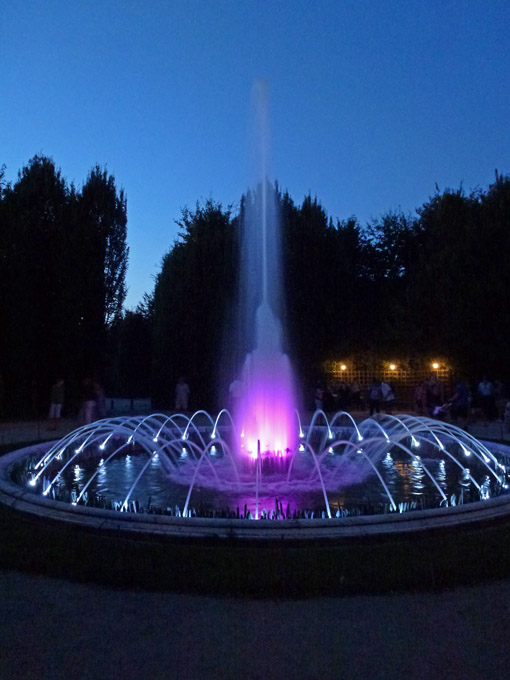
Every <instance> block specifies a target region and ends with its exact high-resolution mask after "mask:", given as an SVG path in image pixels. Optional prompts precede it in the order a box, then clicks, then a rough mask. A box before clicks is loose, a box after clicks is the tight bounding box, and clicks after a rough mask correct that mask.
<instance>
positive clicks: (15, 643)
mask: <svg viewBox="0 0 510 680" xmlns="http://www.w3.org/2000/svg"><path fill="white" fill-rule="evenodd" d="M0 597H1V602H2V606H1V608H0V678H2V680H32V679H33V680H46V679H47V680H50V679H51V680H59V679H61V678H62V679H65V680H69V679H70V678H72V679H73V680H103V678H108V680H121V679H122V680H131V679H132V678H136V679H140V680H142V679H144V678H147V679H150V680H170V679H171V680H202V679H203V680H216V679H218V680H229V679H230V678H232V679H235V680H240V679H242V680H272V679H273V678H274V679H275V680H284V679H285V678H292V680H301V679H303V680H338V679H342V680H343V679H345V680H372V679H373V680H409V679H410V678H413V680H425V679H427V680H428V679H430V680H441V679H442V678H447V679H448V680H471V678H473V679H475V678H476V679H477V680H478V679H479V678H491V680H503V679H504V680H506V679H507V678H508V677H509V670H508V666H509V662H508V639H509V633H510V581H503V582H498V583H492V584H488V585H481V586H478V587H476V588H459V589H456V590H453V591H447V592H444V593H433V594H424V593H414V594H399V595H386V596H372V597H366V596H365V597H345V598H313V599H309V600H299V601H296V600H276V601H275V600H235V599H231V598H224V599H221V598H215V597H199V596H193V595H179V594H173V593H143V592H136V591H117V590H110V589H107V588H101V587H98V586H90V585H79V584H72V583H68V582H65V581H56V580H53V579H49V578H46V577H42V576H32V575H26V574H21V573H16V572H9V571H7V572H0Z"/></svg>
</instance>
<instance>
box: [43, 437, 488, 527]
mask: <svg viewBox="0 0 510 680" xmlns="http://www.w3.org/2000/svg"><path fill="white" fill-rule="evenodd" d="M212 454H213V457H214V466H215V470H216V474H217V476H218V483H217V484H216V485H210V484H208V485H204V484H201V482H200V477H199V478H198V479H197V481H196V483H195V486H194V487H193V492H192V495H191V501H190V507H192V508H194V509H195V511H196V512H197V514H201V515H204V514H206V515H207V513H209V512H211V511H213V510H217V509H218V508H221V509H228V512H230V513H232V512H233V513H234V516H246V515H247V513H248V512H251V513H252V514H254V511H255V506H256V503H257V494H256V491H255V485H254V470H253V469H251V470H248V471H245V472H244V473H243V474H241V476H240V478H239V481H238V482H235V481H234V480H232V478H230V479H227V478H226V474H225V471H226V470H227V468H228V469H229V470H230V469H231V463H230V462H229V461H228V460H227V459H226V458H222V456H221V453H220V452H217V451H216V450H215V451H214V452H212ZM398 454H399V452H395V451H393V452H387V453H386V455H385V456H384V457H383V458H382V459H381V460H380V462H379V463H378V469H379V472H380V474H381V476H382V479H383V480H384V482H385V484H386V485H387V488H388V490H389V492H390V494H391V495H392V497H393V498H394V499H395V501H396V502H397V503H398V504H399V507H402V505H405V504H407V505H406V509H407V508H408V507H409V508H422V507H423V508H426V507H437V506H438V505H439V504H440V503H441V495H440V492H439V491H438V488H437V487H439V489H441V490H442V491H443V492H444V493H445V494H447V496H448V498H449V502H450V504H452V505H455V504H459V503H462V502H465V501H467V500H477V499H478V498H480V497H482V498H488V497H489V496H490V495H491V479H490V478H489V477H488V476H487V475H485V476H482V477H481V480H480V481H479V483H480V486H481V490H480V493H478V492H477V490H475V491H476V493H474V487H473V482H472V479H471V474H472V473H471V470H470V469H469V468H466V469H464V470H463V469H462V468H460V467H459V466H458V465H456V464H454V463H452V462H450V461H448V460H447V461H445V460H444V459H442V458H441V459H440V458H438V457H436V458H430V459H429V458H425V459H423V460H422V459H421V458H420V457H418V456H416V457H414V458H409V457H403V456H402V455H398ZM308 458H309V459H310V456H309V457H308ZM339 458H340V457H339V456H338V455H335V454H333V455H329V456H328V457H327V459H325V461H324V462H323V472H322V475H323V477H324V478H325V480H326V485H327V484H328V480H329V486H328V488H327V494H328V500H329V504H330V507H331V511H332V514H333V516H335V515H336V516H343V515H344V514H345V513H346V512H347V514H353V513H355V514H369V513H378V512H387V511H389V503H388V496H387V494H386V492H385V490H384V488H383V486H382V484H381V481H380V480H379V478H378V477H377V475H376V473H375V472H374V471H373V470H371V469H370V467H369V466H368V465H365V466H361V467H360V466H359V464H357V468H356V470H357V473H356V474H353V469H352V467H351V468H349V467H345V468H341V467H340V468H338V465H339V463H338V461H339ZM181 466H182V469H181V471H180V472H179V473H178V474H177V475H174V476H173V478H171V479H170V478H169V476H168V474H166V472H165V471H164V469H163V467H162V465H161V462H160V460H159V457H158V455H157V454H156V455H154V456H152V457H150V456H149V455H148V454H147V453H146V452H144V451H140V450H136V449H133V450H132V451H131V452H130V453H129V454H127V455H123V456H122V455H119V456H116V457H115V458H113V459H112V460H110V461H109V462H108V464H104V458H99V457H96V458H94V457H90V458H88V459H85V460H83V461H81V462H80V464H76V465H74V466H69V467H68V468H67V469H65V470H64V471H63V472H62V473H61V475H60V477H59V478H58V479H57V481H56V482H55V484H54V485H53V487H52V497H55V498H61V497H63V496H65V495H66V494H67V495H70V496H71V500H73V499H74V500H75V499H76V498H77V497H78V496H79V494H80V493H81V491H82V490H83V488H84V486H85V485H86V484H87V483H88V482H89V480H90V479H91V478H93V480H92V481H91V482H90V484H89V486H88V487H87V490H86V493H85V495H84V496H83V502H85V503H87V504H96V505H97V504H99V505H103V506H104V507H107V506H108V503H110V505H115V504H116V503H117V504H118V503H119V502H122V501H123V500H124V498H125V497H126V495H127V494H128V492H129V490H130V489H131V487H132V485H133V483H134V482H135V480H137V478H138V476H139V475H140V473H141V472H142V471H143V476H142V477H141V479H140V481H138V483H137V484H136V489H135V491H134V493H133V495H132V496H131V504H130V506H129V509H130V510H133V509H136V510H137V511H145V512H146V511H149V510H151V509H153V510H154V509H155V508H157V509H160V510H162V511H166V510H167V509H169V510H170V509H171V511H172V513H176V514H178V509H182V508H183V507H184V505H185V503H186V498H187V495H188V491H189V487H190V481H191V477H192V476H193V475H191V476H190V473H193V471H194V467H193V464H192V463H190V461H189V456H188V452H187V451H186V453H183V455H182V456H181ZM424 466H426V469H427V470H428V472H429V473H430V474H431V476H432V477H433V479H434V481H432V479H430V477H429V474H428V473H426V472H425V469H424ZM144 467H145V468H146V469H145V470H143V469H144ZM287 468H288V465H287V464H285V465H284V466H282V468H281V469H278V468H272V470H271V473H270V474H265V475H264V474H263V475H262V477H261V483H260V485H259V493H258V508H259V514H260V516H262V517H264V516H276V515H277V516H281V517H289V516H295V513H296V511H299V510H303V509H307V510H309V511H310V513H314V514H313V516H315V517H317V516H318V517H321V516H322V515H323V512H324V507H325V506H324V498H323V495H322V491H321V487H320V485H319V484H318V481H317V478H316V479H315V486H314V485H311V484H310V479H313V475H312V477H311V476H310V460H308V462H307V460H306V457H304V458H300V459H299V460H297V461H296V464H295V467H294V473H295V478H293V479H292V480H291V481H290V482H289V480H288V478H287ZM337 468H338V469H337ZM359 470H362V471H363V472H362V474H361V473H360V472H359ZM56 472H57V469H56V470H55V474H56ZM49 473H51V470H50V471H49ZM181 473H182V479H180V478H179V475H180V474H181ZM337 473H338V474H337ZM328 475H329V476H328ZM202 479H203V478H202ZM331 480H334V482H335V483H334V485H332V484H331ZM304 482H306V483H304ZM434 482H435V483H434ZM436 484H437V487H436ZM214 486H216V488H214ZM135 499H136V500H135ZM105 503H106V506H105ZM176 509H177V510H176ZM308 516H312V514H309V515H308Z"/></svg>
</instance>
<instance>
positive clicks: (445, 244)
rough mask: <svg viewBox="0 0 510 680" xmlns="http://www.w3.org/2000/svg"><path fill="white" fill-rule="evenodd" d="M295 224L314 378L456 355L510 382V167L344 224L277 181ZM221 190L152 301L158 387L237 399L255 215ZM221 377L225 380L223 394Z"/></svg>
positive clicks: (290, 275)
mask: <svg viewBox="0 0 510 680" xmlns="http://www.w3.org/2000/svg"><path fill="white" fill-rule="evenodd" d="M274 191H275V193H276V199H277V202H278V205H279V212H280V217H281V225H282V256H283V264H282V266H283V272H284V277H283V278H284V294H285V303H284V305H283V314H282V316H283V319H282V321H283V324H284V326H285V328H286V330H287V337H288V346H287V348H286V349H287V351H288V353H289V354H290V356H291V359H292V360H293V364H294V366H295V368H296V372H297V375H298V379H299V381H300V383H301V384H302V385H310V384H311V383H312V382H313V381H315V380H317V379H318V378H320V377H321V374H322V372H323V367H324V363H325V362H326V361H328V360H333V359H335V358H345V357H348V356H357V357H361V358H362V359H361V360H363V358H364V359H365V361H366V363H367V364H370V363H372V364H373V363H374V362H373V361H372V362H371V361H370V359H373V358H374V357H377V356H386V357H388V356H391V357H405V358H406V361H408V362H409V363H410V364H411V365H412V364H413V362H415V363H418V362H419V361H420V358H423V357H434V356H436V357H437V356H440V357H445V358H447V359H448V362H449V364H450V365H451V366H452V367H453V369H454V371H455V373H456V374H457V375H459V376H460V375H464V376H468V377H471V378H472V379H478V378H480V377H481V376H482V375H483V374H485V373H489V374H491V375H493V376H498V377H500V378H503V379H505V380H507V381H508V380H509V379H510V368H509V366H508V363H507V360H506V351H507V342H508V338H509V337H510V304H509V303H510V299H509V296H510V267H509V262H510V178H509V177H506V176H503V175H499V174H498V173H496V177H495V181H494V183H493V184H491V185H490V186H489V187H488V188H487V189H486V190H481V189H477V190H475V191H472V192H469V193H466V192H465V191H464V190H463V189H462V188H459V189H455V190H452V189H445V190H443V191H440V190H439V189H438V188H437V187H436V192H435V193H434V195H433V196H432V197H430V198H429V200H428V201H427V202H425V203H424V204H423V205H422V206H420V207H419V208H418V209H417V211H416V214H415V215H406V214H404V213H403V212H401V211H389V212H387V213H385V214H383V215H381V216H380V217H378V218H376V219H373V220H372V221H371V222H370V223H369V224H368V225H362V224H360V222H359V221H358V219H357V218H356V217H355V216H352V217H349V218H347V219H344V220H341V219H337V220H336V221H335V220H333V219H332V218H329V217H328V215H327V212H326V210H325V209H324V208H323V206H322V205H321V204H320V202H319V201H318V200H317V198H313V197H312V196H307V197H305V199H304V200H303V202H302V204H301V205H296V203H295V202H294V201H293V199H292V198H291V197H290V196H289V194H288V193H287V192H282V191H281V190H280V189H279V187H278V186H277V185H275V187H274ZM244 200H245V198H243V200H242V201H241V205H240V209H239V211H238V212H237V213H236V214H234V211H233V210H232V207H227V208H223V207H222V205H221V204H219V203H216V202H214V201H212V200H210V201H207V202H206V203H205V204H202V205H199V204H197V206H196V208H195V210H194V211H190V210H185V211H184V212H183V216H182V220H181V221H180V222H179V226H180V233H179V236H178V238H177V240H176V242H175V243H174V244H173V246H172V247H171V249H170V250H169V252H168V253H167V254H166V255H165V256H164V258H163V262H162V266H161V271H160V273H159V275H158V276H157V279H156V285H155V289H154V292H153V295H152V296H151V297H150V301H151V322H152V328H153V335H152V339H153V344H152V347H153V367H154V372H153V376H154V382H153V395H154V396H155V397H156V399H157V400H158V399H159V400H161V402H166V403H170V402H171V394H172V387H173V385H174V384H175V381H176V380H177V379H178V376H179V375H182V374H184V375H186V376H187V377H188V379H189V381H190V383H191V384H192V388H193V392H194V394H195V398H196V401H195V403H194V406H199V405H202V404H207V405H211V406H213V407H216V408H217V407H220V406H221V405H225V403H226V397H227V387H228V382H229V380H232V379H233V376H234V375H235V371H236V369H237V368H238V367H239V365H240V361H241V360H242V357H243V356H244V352H245V351H246V349H247V348H246V346H245V345H243V341H242V338H239V335H238V333H237V326H236V323H235V317H236V313H237V307H236V300H237V283H238V279H239V271H238V267H239V264H238V262H239V248H240V233H241V223H242V216H243V215H242V214H243V201H244ZM218 386H220V388H221V389H220V391H219V394H218Z"/></svg>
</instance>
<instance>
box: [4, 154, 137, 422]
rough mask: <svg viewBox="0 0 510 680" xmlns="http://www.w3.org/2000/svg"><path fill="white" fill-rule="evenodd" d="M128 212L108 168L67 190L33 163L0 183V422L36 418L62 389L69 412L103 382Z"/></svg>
mask: <svg viewBox="0 0 510 680" xmlns="http://www.w3.org/2000/svg"><path fill="white" fill-rule="evenodd" d="M126 235H127V207H126V197H125V195H124V192H123V190H122V189H118V188H117V186H116V182H115V178H114V177H113V176H112V175H111V174H109V173H108V172H107V171H106V170H105V169H103V168H100V167H99V166H95V167H93V168H92V169H91V171H90V173H89V175H88V177H87V179H86V181H85V182H84V184H83V186H82V187H81V188H76V187H75V186H74V185H73V184H71V185H69V184H68V183H67V181H66V180H65V178H64V177H63V176H62V173H61V171H60V170H58V169H57V168H56V167H55V164H54V162H53V160H52V159H50V158H48V157H45V156H34V158H32V159H31V160H30V161H29V162H28V164H27V165H26V166H25V167H23V169H22V170H20V171H19V173H18V178H17V180H16V181H15V182H14V183H13V184H11V183H8V182H6V181H5V168H3V169H2V171H1V175H0V291H1V296H0V328H1V329H2V332H1V334H0V381H1V383H0V396H1V407H2V408H1V410H2V412H3V414H4V415H18V416H19V415H32V416H35V415H40V414H41V412H42V410H45V409H46V405H47V399H48V395H49V389H50V387H51V385H52V384H53V383H54V382H55V380H56V379H58V378H59V377H63V378H64V379H65V380H66V398H67V402H68V404H70V403H72V402H78V401H79V391H80V383H81V381H82V380H83V379H85V378H87V377H88V378H91V379H102V376H104V375H105V373H106V371H107V369H108V364H109V361H110V359H111V357H112V356H113V353H112V351H111V347H110V341H111V329H113V327H114V326H115V323H116V321H117V320H118V319H120V318H121V317H122V314H123V312H122V306H123V302H124V298H125V295H126V285H125V275H126V269H127V263H128V247H127V244H126Z"/></svg>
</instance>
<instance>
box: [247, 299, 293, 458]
mask: <svg viewBox="0 0 510 680" xmlns="http://www.w3.org/2000/svg"><path fill="white" fill-rule="evenodd" d="M257 328H258V332H257V335H258V346H257V349H255V350H254V351H253V352H251V354H249V355H248V356H247V357H246V361H245V364H244V367H243V373H242V384H243V397H242V399H241V403H240V406H239V410H238V413H237V414H236V417H237V422H238V423H239V424H240V426H241V430H242V432H243V433H244V438H243V442H242V450H243V451H244V452H245V453H246V454H247V455H249V456H251V457H254V458H256V457H257V449H258V446H257V444H258V442H259V441H260V450H261V453H262V455H264V456H266V455H268V454H270V455H272V456H286V455H288V454H289V453H291V452H292V451H293V449H294V446H295V444H296V439H297V435H296V433H297V429H298V428H297V422H296V414H295V408H296V407H295V399H294V385H293V378H292V370H291V366H290V362H289V359H288V357H287V356H286V355H285V354H284V353H283V352H281V350H280V349H279V345H280V328H279V323H278V321H277V319H275V317H274V315H273V314H272V312H271V310H270V309H269V307H268V306H266V305H261V307H259V309H258V311H257Z"/></svg>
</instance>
